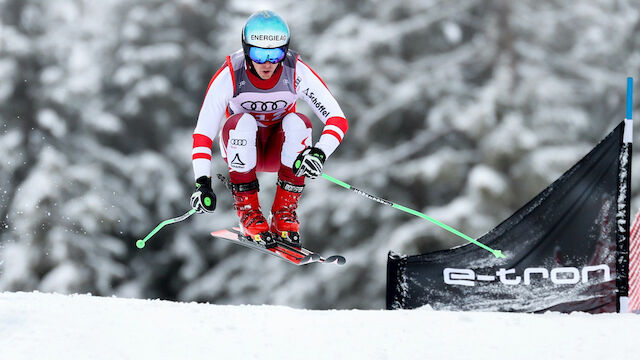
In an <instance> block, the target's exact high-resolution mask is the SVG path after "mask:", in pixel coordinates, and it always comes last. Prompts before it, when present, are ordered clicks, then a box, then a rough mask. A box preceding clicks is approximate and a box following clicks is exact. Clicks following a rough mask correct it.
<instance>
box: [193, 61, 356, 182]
mask: <svg viewBox="0 0 640 360" xmlns="http://www.w3.org/2000/svg"><path fill="white" fill-rule="evenodd" d="M298 98H303V99H304V100H305V101H306V102H307V103H308V104H309V106H310V107H311V108H312V109H313V111H314V113H315V114H316V116H317V117H318V118H319V119H320V120H321V121H322V122H323V123H324V128H323V130H322V135H321V136H320V138H319V140H318V142H317V143H316V144H315V146H316V147H318V148H319V149H321V150H322V151H324V153H325V154H326V156H327V157H329V156H330V155H331V154H332V153H333V152H334V151H335V150H336V148H337V147H338V145H340V142H341V141H342V139H343V137H344V135H345V133H346V132H347V129H348V122H347V120H346V118H345V116H344V113H343V112H342V110H341V109H340V106H339V105H338V102H337V101H336V100H335V99H334V97H333V95H332V94H331V92H330V91H329V89H328V88H327V86H326V85H325V83H324V82H323V81H322V79H321V78H320V77H319V76H318V74H316V73H315V72H314V71H313V70H312V69H311V68H310V67H309V66H308V65H307V64H305V63H304V62H302V60H301V59H300V56H299V55H298V54H297V53H295V52H293V51H291V50H290V51H289V52H288V53H287V56H286V57H285V59H284V60H283V61H282V62H281V63H280V65H279V66H278V68H277V70H276V72H275V73H274V74H273V76H272V77H271V78H270V79H268V80H262V79H260V78H259V77H257V76H256V75H254V74H253V73H251V72H250V71H249V70H248V69H247V66H246V61H245V56H244V53H243V52H242V50H240V51H237V52H235V53H233V54H231V55H229V56H227V58H226V61H225V63H224V64H223V66H222V67H221V68H220V70H218V72H217V73H216V74H215V75H214V76H213V78H212V79H211V82H210V84H209V88H208V90H207V93H206V96H205V98H204V102H203V104H202V108H201V110H200V114H199V117H198V123H197V125H196V128H195V131H194V134H193V170H194V173H195V178H196V179H197V178H199V177H201V176H211V154H212V145H213V139H214V138H215V136H216V134H217V133H218V132H219V131H220V137H219V142H220V151H221V155H222V157H223V158H224V159H225V160H226V162H227V164H228V166H229V175H230V178H231V181H232V182H233V183H248V182H251V181H253V180H255V179H256V171H262V172H276V171H277V172H278V175H279V178H280V179H282V180H285V181H288V182H291V183H293V184H297V185H302V184H303V183H304V177H296V176H295V175H294V174H293V171H292V170H291V167H292V166H293V162H294V161H295V159H296V157H297V156H298V154H299V153H300V152H301V151H302V150H303V149H304V148H305V147H307V146H312V137H311V132H312V124H311V122H310V121H309V119H308V118H307V117H306V116H305V115H303V114H301V113H297V112H296V108H295V107H296V101H297V99H298ZM223 119H225V121H224V125H223V126H222V127H221V126H220V124H221V122H222V120H223Z"/></svg>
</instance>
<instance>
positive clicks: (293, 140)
mask: <svg viewBox="0 0 640 360" xmlns="http://www.w3.org/2000/svg"><path fill="white" fill-rule="evenodd" d="M282 132H283V133H284V143H283V144H282V154H281V157H280V160H281V162H282V165H284V166H286V167H292V166H293V162H294V161H295V160H296V157H298V154H299V153H300V152H301V151H302V150H304V149H305V148H306V147H307V146H313V139H312V137H311V136H312V124H311V121H310V120H309V118H308V117H306V116H305V115H303V114H298V113H290V114H287V116H285V117H284V119H282Z"/></svg>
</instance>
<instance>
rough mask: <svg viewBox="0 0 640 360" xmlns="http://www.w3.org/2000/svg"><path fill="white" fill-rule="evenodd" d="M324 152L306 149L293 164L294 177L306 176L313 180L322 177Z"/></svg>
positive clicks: (316, 149) (311, 148) (314, 148)
mask: <svg viewBox="0 0 640 360" xmlns="http://www.w3.org/2000/svg"><path fill="white" fill-rule="evenodd" d="M326 158H327V157H326V155H325V154H324V152H323V151H322V150H320V149H318V148H316V147H308V148H306V149H304V150H302V152H301V153H300V155H298V157H297V158H296V161H294V162H293V172H294V173H295V174H296V176H306V177H308V178H309V179H315V178H317V177H318V176H320V175H322V165H323V164H324V161H325V160H326Z"/></svg>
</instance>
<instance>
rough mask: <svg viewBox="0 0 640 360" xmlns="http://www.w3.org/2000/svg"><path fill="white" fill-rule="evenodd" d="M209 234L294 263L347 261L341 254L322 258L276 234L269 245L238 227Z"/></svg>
mask: <svg viewBox="0 0 640 360" xmlns="http://www.w3.org/2000/svg"><path fill="white" fill-rule="evenodd" d="M211 235H212V236H213V237H214V238H215V239H223V240H227V241H230V242H233V243H237V244H239V245H242V246H244V247H247V248H250V249H254V250H258V251H260V252H262V253H264V254H267V255H271V256H275V257H277V258H279V259H281V260H284V261H286V262H288V263H290V264H294V265H306V264H310V263H323V264H336V265H344V264H345V263H346V262H347V260H346V259H345V258H344V256H342V255H332V256H329V257H327V258H324V257H322V256H320V255H319V254H317V253H315V252H313V251H311V250H308V249H305V248H304V247H300V246H294V245H291V244H288V243H285V242H282V241H280V239H279V237H278V236H274V238H275V245H273V244H269V247H267V246H265V245H264V243H263V242H256V241H254V240H252V239H251V238H249V237H247V236H245V235H244V234H243V233H242V232H240V229H238V228H232V229H225V230H219V231H214V232H212V233H211Z"/></svg>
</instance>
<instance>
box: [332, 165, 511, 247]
mask: <svg viewBox="0 0 640 360" xmlns="http://www.w3.org/2000/svg"><path fill="white" fill-rule="evenodd" d="M322 177H323V178H325V179H327V180H329V181H331V182H333V183H334V184H337V185H340V186H342V187H343V188H345V189H348V190H351V191H353V192H355V193H357V194H360V195H362V196H364V197H366V198H368V199H370V200H373V201H376V202H379V203H380V204H384V205H389V206H391V207H393V208H395V209H398V210H402V211H404V212H406V213H409V214H411V215H415V216H417V217H420V218H423V219H425V220H429V221H431V222H432V223H434V224H436V225H438V226H439V227H441V228H443V229H445V230H447V231H449V232H450V233H453V234H455V235H458V236H460V237H461V238H463V239H465V240H467V241H469V242H470V243H472V244H475V245H477V246H479V247H481V248H483V249H485V250H487V251H488V252H490V253H492V254H493V255H494V256H495V257H497V258H503V259H504V258H505V256H504V255H503V254H502V251H500V250H494V249H492V248H490V247H489V246H487V245H485V244H483V243H481V242H479V241H477V240H475V239H473V238H472V237H470V236H468V235H465V234H463V233H462V232H460V231H458V230H456V229H454V228H452V227H451V226H449V225H447V224H444V223H442V222H440V221H438V220H436V219H434V218H432V217H430V216H427V215H426V214H423V213H421V212H418V211H416V210H413V209H410V208H408V207H405V206H402V205H398V204H395V203H392V202H391V201H388V200H385V199H383V198H381V197H378V196H374V195H371V194H368V193H366V192H364V191H362V190H360V189H358V188H355V187H353V186H351V185H349V184H347V183H346V182H344V181H340V180H338V179H336V178H334V177H331V176H329V175H327V174H322Z"/></svg>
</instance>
